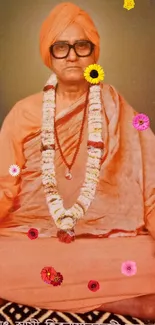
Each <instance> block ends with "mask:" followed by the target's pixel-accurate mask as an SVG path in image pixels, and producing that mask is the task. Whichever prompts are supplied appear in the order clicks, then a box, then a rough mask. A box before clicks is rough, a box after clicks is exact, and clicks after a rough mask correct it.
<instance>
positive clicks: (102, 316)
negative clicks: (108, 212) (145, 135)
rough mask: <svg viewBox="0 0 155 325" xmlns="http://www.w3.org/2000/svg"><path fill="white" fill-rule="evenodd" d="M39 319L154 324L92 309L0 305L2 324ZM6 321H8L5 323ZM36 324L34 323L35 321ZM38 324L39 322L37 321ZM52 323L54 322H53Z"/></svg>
mask: <svg viewBox="0 0 155 325" xmlns="http://www.w3.org/2000/svg"><path fill="white" fill-rule="evenodd" d="M32 319H35V320H38V322H39V323H38V324H50V322H49V323H48V322H47V320H50V321H51V322H53V323H55V324H54V325H57V324H58V323H59V324H60V323H61V325H63V323H65V325H66V323H67V324H77V323H78V324H79V323H85V324H110V325H125V324H141V325H143V324H153V322H149V321H147V322H145V323H144V322H143V321H142V320H140V319H137V318H132V317H130V316H126V317H125V316H120V315H114V314H110V313H105V312H100V311H91V312H88V313H85V314H74V313H62V312H54V311H52V310H46V309H40V308H34V307H28V306H23V305H18V304H15V303H11V302H7V303H6V304H5V305H3V306H1V307H0V324H2V325H4V324H5V325H15V324H19V323H20V322H24V323H25V324H26V322H28V321H32ZM4 322H6V323H4ZM7 322H8V323H7ZM33 324H34V323H33ZM35 324H36V325H37V323H35ZM51 324H52V323H51ZM154 324H155V323H154Z"/></svg>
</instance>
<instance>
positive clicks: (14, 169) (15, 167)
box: [9, 165, 20, 177]
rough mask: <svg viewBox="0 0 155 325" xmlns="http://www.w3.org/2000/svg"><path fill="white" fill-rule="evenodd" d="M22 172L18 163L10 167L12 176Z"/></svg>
mask: <svg viewBox="0 0 155 325" xmlns="http://www.w3.org/2000/svg"><path fill="white" fill-rule="evenodd" d="M19 173H20V167H19V166H18V165H11V166H10V168H9V174H10V175H11V176H14V177H16V176H18V175H19Z"/></svg>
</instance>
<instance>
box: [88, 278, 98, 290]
mask: <svg viewBox="0 0 155 325" xmlns="http://www.w3.org/2000/svg"><path fill="white" fill-rule="evenodd" d="M88 288H89V290H91V291H94V292H96V291H97V290H99V288H100V285H99V283H98V281H95V280H91V281H89V282H88Z"/></svg>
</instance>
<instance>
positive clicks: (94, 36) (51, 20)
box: [40, 2, 100, 68]
mask: <svg viewBox="0 0 155 325" xmlns="http://www.w3.org/2000/svg"><path fill="white" fill-rule="evenodd" d="M73 23H76V24H78V25H79V26H81V27H82V28H83V30H84V32H85V34H86V36H87V38H88V39H89V40H90V41H91V42H92V43H93V44H94V45H95V52H94V53H95V61H96V62H97V61H98V58H99V50H100V49H99V47H100V37H99V34H98V31H97V29H96V27H95V25H94V23H93V21H92V19H91V17H90V16H89V15H88V14H87V13H86V12H85V11H84V10H82V9H81V8H79V7H78V6H77V5H75V4H73V3H70V2H64V3H61V4H59V5H57V6H56V7H55V8H54V9H53V10H52V11H51V12H50V14H49V15H48V17H47V18H46V19H45V21H44V22H43V24H42V27H41V31H40V53H41V57H42V59H43V62H44V63H45V65H46V66H47V67H49V68H51V57H50V52H49V48H50V46H51V45H52V44H53V43H54V42H55V41H56V40H57V38H58V37H60V35H61V33H62V32H63V31H64V30H65V29H66V28H67V27H68V26H70V25H71V24H73Z"/></svg>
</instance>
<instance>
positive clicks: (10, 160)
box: [0, 104, 24, 221]
mask: <svg viewBox="0 0 155 325" xmlns="http://www.w3.org/2000/svg"><path fill="white" fill-rule="evenodd" d="M18 106H19V105H18V104H16V105H15V106H14V107H13V109H12V110H11V111H10V113H9V114H8V115H7V117H6V118H5V120H4V123H3V125H2V128H1V131H0V221H1V220H2V219H3V218H4V217H5V216H6V215H7V214H8V212H9V209H10V208H11V207H12V203H13V200H14V198H15V197H16V195H17V194H18V191H19V182H20V174H19V176H16V177H13V176H11V175H10V174H9V167H10V166H11V165H14V164H15V165H18V166H19V167H20V168H22V166H23V164H24V157H23V152H22V143H21V140H20V139H21V136H20V135H21V133H22V131H20V127H19V125H20V123H19V117H20V116H19V114H18V111H19V109H18V108H19V107H18Z"/></svg>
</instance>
